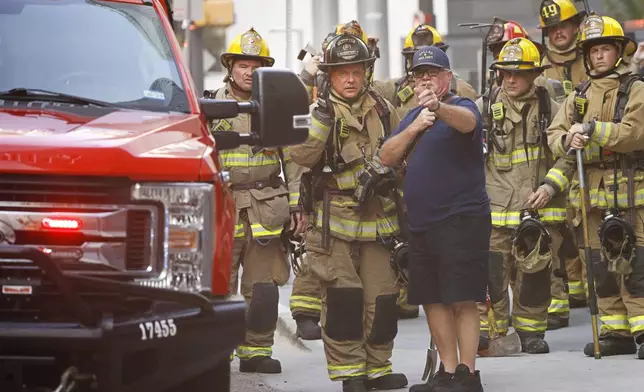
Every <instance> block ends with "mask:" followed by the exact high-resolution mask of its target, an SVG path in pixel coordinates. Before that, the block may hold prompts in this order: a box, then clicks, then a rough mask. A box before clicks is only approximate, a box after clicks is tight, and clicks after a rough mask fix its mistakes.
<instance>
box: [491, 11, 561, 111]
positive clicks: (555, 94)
mask: <svg viewBox="0 0 644 392" xmlns="http://www.w3.org/2000/svg"><path fill="white" fill-rule="evenodd" d="M490 29H491V31H493V32H494V33H491V34H489V35H488V37H487V47H488V49H489V50H490V52H492V56H493V57H494V58H495V59H498V58H499V54H501V49H503V46H504V45H505V44H506V43H507V42H508V41H509V40H511V39H514V38H526V39H528V40H530V41H531V42H532V43H533V44H534V45H535V46H536V47H537V49H538V50H539V52H540V53H541V52H542V51H543V46H542V45H541V44H539V43H538V42H535V41H533V40H532V39H531V38H530V37H529V36H528V32H527V31H526V30H525V28H523V26H521V25H520V24H519V23H517V22H515V21H512V20H510V21H503V20H500V19H496V18H495V20H494V22H493V26H492V27H491V28H490ZM495 74H496V73H495ZM490 82H491V83H492V85H493V86H500V85H501V78H499V77H494V78H493V79H492V80H490ZM534 84H535V85H536V86H540V87H544V88H545V89H546V90H547V91H548V95H549V96H550V98H552V99H554V100H555V101H557V103H561V102H563V100H564V98H566V95H565V94H564V90H563V86H562V85H561V83H560V82H559V81H557V80H554V79H548V78H546V77H545V76H544V75H539V76H538V77H537V78H536V79H535V81H534Z"/></svg>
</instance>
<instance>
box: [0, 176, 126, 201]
mask: <svg viewBox="0 0 644 392" xmlns="http://www.w3.org/2000/svg"><path fill="white" fill-rule="evenodd" d="M129 200H130V183H129V180H128V179H127V178H97V177H69V176H49V175H16V174H0V201H7V202H26V203H64V204H69V203H72V204H123V203H127V202H128V201H129Z"/></svg>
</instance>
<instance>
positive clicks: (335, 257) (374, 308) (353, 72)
mask: <svg viewBox="0 0 644 392" xmlns="http://www.w3.org/2000/svg"><path fill="white" fill-rule="evenodd" d="M375 60H376V57H375V56H373V54H372V53H371V52H370V51H369V48H368V47H367V45H366V44H365V43H364V42H363V41H362V40H361V39H360V38H358V37H356V36H354V35H351V34H342V35H339V36H337V37H335V38H334V39H333V40H332V41H331V42H330V43H329V45H328V46H327V48H326V51H325V53H324V58H323V61H322V62H321V63H320V70H321V71H322V72H323V73H324V75H325V78H324V83H322V84H320V85H319V86H318V98H317V101H316V102H315V103H314V104H313V105H311V113H312V117H313V119H312V122H313V124H312V126H311V128H310V129H309V136H308V139H307V140H306V141H305V142H304V143H303V144H300V145H297V146H293V147H292V149H291V156H292V157H293V160H295V162H297V163H298V164H300V165H302V166H305V167H308V168H310V169H311V171H310V172H309V173H310V175H309V174H307V177H306V178H307V179H306V180H305V179H304V178H303V180H302V190H301V192H300V194H301V204H302V207H303V210H304V211H305V212H312V219H311V222H312V225H310V227H309V230H308V232H307V234H306V247H307V262H308V268H309V269H310V270H311V271H312V272H313V274H314V275H315V276H316V277H317V278H318V279H319V281H320V283H321V285H322V320H321V324H322V340H323V342H324V350H325V354H326V359H327V370H328V374H329V377H330V378H331V380H334V381H342V384H343V386H342V388H343V391H344V392H363V391H365V392H366V391H367V390H370V389H377V390H387V389H397V388H403V387H405V386H406V385H407V378H406V377H405V375H403V374H397V373H392V364H391V362H390V359H391V355H392V350H393V345H394V343H393V341H394V338H395V337H396V334H397V322H398V319H397V314H396V300H397V298H398V293H399V291H400V287H399V286H398V285H397V284H396V276H395V273H394V270H393V269H392V268H391V267H390V265H389V262H390V254H391V246H390V244H391V241H392V238H393V237H394V236H396V235H397V234H398V232H399V231H400V228H399V225H398V214H397V211H396V204H395V203H394V202H393V200H392V196H391V194H392V193H393V192H395V189H396V186H395V185H394V184H393V183H392V182H395V173H393V172H392V171H391V170H389V169H386V168H384V167H383V166H382V165H381V164H380V162H379V158H378V157H377V151H378V148H379V147H380V144H381V142H382V140H384V139H385V138H386V137H387V135H388V134H389V133H390V132H391V130H393V129H394V128H395V127H396V126H397V125H398V123H399V122H400V118H399V117H398V114H397V113H396V111H395V109H394V108H393V106H392V105H391V104H390V103H389V102H387V101H386V100H385V99H383V98H382V97H381V96H379V95H378V94H377V93H375V92H374V91H373V90H371V88H370V87H369V84H368V75H370V74H371V73H372V70H373V64H374V62H375Z"/></svg>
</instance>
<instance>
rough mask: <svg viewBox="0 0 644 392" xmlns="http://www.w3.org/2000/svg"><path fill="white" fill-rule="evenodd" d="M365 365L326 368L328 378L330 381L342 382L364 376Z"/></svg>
mask: <svg viewBox="0 0 644 392" xmlns="http://www.w3.org/2000/svg"><path fill="white" fill-rule="evenodd" d="M366 365H367V364H366V363H359V364H357V365H344V366H331V365H329V366H327V370H328V372H329V378H330V379H331V380H342V379H346V378H350V377H360V376H365V375H366V374H367V372H366V371H365V368H366Z"/></svg>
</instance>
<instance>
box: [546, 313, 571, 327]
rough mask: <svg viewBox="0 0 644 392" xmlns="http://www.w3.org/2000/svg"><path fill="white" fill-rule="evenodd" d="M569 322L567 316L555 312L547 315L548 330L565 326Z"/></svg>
mask: <svg viewBox="0 0 644 392" xmlns="http://www.w3.org/2000/svg"><path fill="white" fill-rule="evenodd" d="M569 323H570V319H569V318H568V317H563V316H561V315H558V314H556V313H552V314H549V315H548V331H553V330H555V329H559V328H566V327H567V326H568V325H569Z"/></svg>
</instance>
